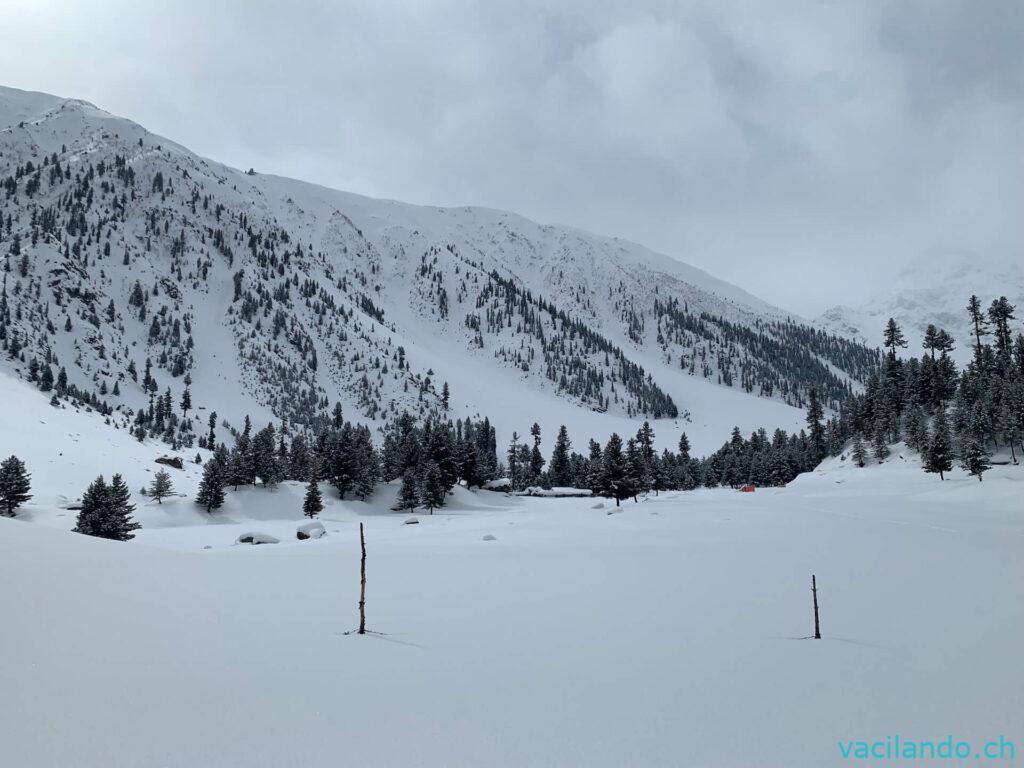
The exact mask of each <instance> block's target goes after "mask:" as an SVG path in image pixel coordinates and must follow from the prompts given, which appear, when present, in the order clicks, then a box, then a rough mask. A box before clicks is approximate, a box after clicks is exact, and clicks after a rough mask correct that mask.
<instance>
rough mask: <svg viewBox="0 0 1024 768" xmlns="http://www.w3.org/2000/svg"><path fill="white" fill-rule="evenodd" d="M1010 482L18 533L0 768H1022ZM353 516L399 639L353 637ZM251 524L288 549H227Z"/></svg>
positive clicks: (4, 552)
mask: <svg viewBox="0 0 1024 768" xmlns="http://www.w3.org/2000/svg"><path fill="white" fill-rule="evenodd" d="M1021 487H1022V477H1021V471H1020V468H1019V467H997V468H994V469H993V470H992V471H991V472H990V473H988V474H987V475H986V476H985V481H984V483H978V482H976V481H975V480H973V479H970V478H966V477H964V476H963V475H962V474H960V473H959V472H956V473H954V476H953V478H952V479H950V480H947V481H946V482H945V483H940V482H939V480H938V479H937V478H935V477H934V476H929V475H925V474H924V473H923V472H921V471H920V469H919V468H918V467H917V466H916V465H915V464H914V463H912V462H910V461H909V459H908V461H902V460H901V459H900V458H899V457H898V456H894V457H893V459H892V460H891V461H889V462H888V463H887V464H886V465H884V466H882V467H870V468H866V469H862V470H857V469H854V468H853V467H852V466H851V465H850V463H849V462H841V461H839V460H834V461H830V462H828V463H826V465H825V466H823V467H822V468H821V469H820V470H819V471H817V472H815V473H813V474H811V475H806V476H802V477H801V478H799V479H798V480H797V482H795V483H794V484H793V485H791V486H790V487H789V488H786V489H775V490H769V491H758V492H756V493H754V494H741V493H735V492H731V491H727V490H710V491H697V492H693V493H688V494H666V495H662V496H661V497H659V498H649V499H647V500H646V501H643V502H642V503H640V504H632V503H627V504H626V505H624V507H623V508H622V511H621V512H620V513H618V514H612V515H609V514H607V512H608V509H607V507H606V508H601V509H595V508H594V500H592V499H559V500H551V499H527V498H507V497H504V496H501V495H498V494H489V493H486V492H477V493H472V494H469V493H465V492H464V491H459V492H458V493H457V495H456V497H455V498H453V500H452V507H451V508H450V509H449V510H447V511H446V512H445V513H444V514H438V515H435V516H433V517H430V516H427V515H420V516H419V519H420V524H419V525H415V526H410V525H403V524H402V522H403V521H404V519H405V518H406V516H405V515H396V514H391V513H384V512H382V511H381V506H377V507H374V506H372V505H370V506H365V507H364V506H360V505H351V504H346V503H341V502H338V501H337V500H335V499H334V498H333V497H331V498H329V499H327V501H328V503H329V506H328V509H327V510H325V512H324V514H323V519H324V522H325V525H326V527H327V530H328V533H327V536H326V537H325V538H323V539H319V540H315V541H307V542H298V541H296V540H295V538H294V529H295V525H296V523H297V520H298V519H299V518H298V498H299V496H298V494H297V493H295V492H294V489H290V488H289V487H288V486H286V487H285V488H282V489H280V490H279V491H277V492H274V493H269V492H268V493H265V494H263V500H262V501H260V500H258V499H257V498H256V496H258V495H260V494H261V489H254V491H253V496H252V497H250V501H251V505H250V508H252V509H254V510H256V511H254V512H253V515H252V517H251V518H247V519H246V518H242V517H241V514H242V511H241V510H235V511H233V512H225V513H218V514H217V515H216V517H218V518H222V522H221V523H220V524H213V525H210V524H203V525H201V526H200V525H197V526H186V527H177V528H169V527H168V528H162V529H160V528H152V529H149V530H147V531H143V534H144V535H143V536H142V537H141V538H140V540H139V541H137V542H133V543H130V544H118V543H113V542H108V541H102V540H97V539H91V538H87V537H84V536H77V535H73V534H70V533H67V532H64V531H57V530H52V529H49V528H47V527H45V526H39V525H32V524H26V523H24V522H22V521H20V520H8V519H0V579H2V580H3V582H4V584H6V585H7V588H5V589H4V590H3V591H2V592H0V613H2V615H3V617H4V622H5V626H7V627H9V628H10V630H11V631H5V632H3V633H0V658H3V660H4V663H3V666H2V671H0V683H2V689H3V691H4V695H3V696H0V720H2V722H3V723H4V738H3V739H2V740H0V764H2V765H11V766H19V768H37V767H39V768H42V767H43V766H46V767H49V766H72V765H76V766H78V765H81V766H93V765H103V766H109V767H110V768H120V767H121V766H124V767H126V768H127V767H128V766H131V768H150V767H151V766H154V767H155V766H163V767H164V768H186V767H187V768H214V767H216V768H234V767H235V766H238V767H239V768H241V767H242V766H245V768H249V767H250V766H285V765H296V766H299V765H301V766H307V767H308V768H317V767H318V766H337V765H340V764H345V765H373V766H438V765H449V766H480V765H487V766H495V767H501V766H522V765H545V766H576V765H579V766H592V767H595V768H599V767H601V766H621V765H643V766H647V765H659V766H660V765H688V766H689V765H692V766H712V765H713V766H716V768H748V767H749V766H752V765H764V766H786V767H787V768H823V767H824V766H840V765H848V764H849V763H850V761H849V760H844V759H842V757H841V756H840V752H839V748H838V745H839V742H840V741H847V740H849V741H856V740H867V741H875V740H884V739H885V738H887V737H889V736H891V735H893V734H895V733H898V734H900V735H901V736H902V737H903V738H904V739H908V738H909V739H918V740H931V741H936V742H937V741H941V740H944V739H945V738H946V737H947V735H950V734H952V735H953V736H954V738H955V739H957V740H967V741H970V743H971V744H972V745H973V747H974V749H978V748H980V747H981V745H982V744H984V743H985V742H987V741H989V740H993V739H998V737H999V736H1000V735H1003V736H1005V737H1006V738H1007V739H1010V740H1012V741H1014V742H1015V743H1016V749H1017V750H1018V751H1017V755H1018V759H1019V754H1020V751H1019V750H1020V749H1021V739H1022V734H1021V732H1020V722H1021V719H1020V715H1021V712H1024V699H1022V693H1021V692H1022V691H1024V667H1022V666H1021V665H1020V664H1019V663H1018V658H1019V649H1020V647H1021V646H1022V644H1024V608H1022V606H1024V570H1022V565H1021V560H1020V550H1021V545H1022V544H1024V520H1022V518H1021V514H1020V505H1019V499H1020V491H1021ZM288 499H290V501H291V502H292V504H291V505H290V506H287V508H285V507H284V506H283V505H282V506H281V507H279V510H280V511H279V514H278V516H277V518H276V519H274V520H266V519H262V518H263V517H264V516H265V515H267V514H268V513H269V510H270V506H269V505H268V504H269V502H268V501H267V500H277V501H278V502H280V501H282V500H288ZM469 511H471V513H470V514H467V512H469ZM359 523H363V524H365V526H366V531H367V541H368V550H369V556H368V593H367V594H368V623H369V628H370V629H372V630H377V631H381V632H384V633H386V634H384V635H382V636H366V637H357V636H351V635H349V636H346V635H345V634H343V633H344V632H346V631H348V630H350V629H352V628H353V627H354V626H355V625H356V621H357V615H356V601H357V596H358V588H359V587H358V569H359V562H358V539H357V536H358V533H357V531H358V524H359ZM253 529H255V530H260V531H264V532H267V533H270V534H273V535H276V536H278V537H279V538H281V543H280V544H276V545H264V546H260V547H245V546H234V545H233V544H232V542H233V541H234V539H235V537H236V536H237V535H238V534H239V533H241V532H243V531H246V530H253ZM486 535H490V536H493V537H495V540H493V541H484V540H483V537H484V536H486ZM204 547H210V549H204ZM811 573H815V574H816V575H817V579H818V585H819V590H820V595H819V597H820V600H821V620H822V630H823V635H824V639H823V640H821V641H813V640H807V639H803V638H806V636H807V635H809V634H810V633H811V631H812V622H811V604H810V601H811V596H810V575H811ZM943 762H944V763H946V764H950V765H976V764H977V761H975V760H969V761H964V762H957V761H955V760H946V761H943ZM1005 762H1006V763H1007V764H1012V761H1009V760H1007V761H1005ZM894 764H895V762H894Z"/></svg>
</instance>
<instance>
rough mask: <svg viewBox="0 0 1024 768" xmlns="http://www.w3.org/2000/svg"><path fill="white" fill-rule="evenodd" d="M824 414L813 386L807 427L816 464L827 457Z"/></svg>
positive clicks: (808, 405) (808, 408)
mask: <svg viewBox="0 0 1024 768" xmlns="http://www.w3.org/2000/svg"><path fill="white" fill-rule="evenodd" d="M890 322H891V321H890ZM824 416H825V414H824V411H823V410H822V407H821V403H820V402H819V401H818V391H817V390H816V389H815V388H814V387H811V391H810V395H809V401H808V404H807V427H808V429H809V430H810V432H811V450H812V451H813V453H814V464H815V466H817V465H818V464H820V463H821V461H822V459H824V458H825V427H824V426H823V425H822V423H821V420H822V419H823V418H824Z"/></svg>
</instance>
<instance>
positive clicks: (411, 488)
mask: <svg viewBox="0 0 1024 768" xmlns="http://www.w3.org/2000/svg"><path fill="white" fill-rule="evenodd" d="M419 505H420V491H419V483H418V482H417V481H416V474H415V473H414V472H413V471H412V470H411V469H407V470H405V474H403V475H402V486H401V488H400V489H399V491H398V498H397V499H396V500H395V506H393V507H392V508H391V509H393V510H394V511H395V512H401V511H403V510H408V511H410V512H411V511H413V510H414V509H416V507H418V506H419Z"/></svg>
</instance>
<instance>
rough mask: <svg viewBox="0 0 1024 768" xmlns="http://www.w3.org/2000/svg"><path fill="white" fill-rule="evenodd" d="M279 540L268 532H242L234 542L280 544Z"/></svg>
mask: <svg viewBox="0 0 1024 768" xmlns="http://www.w3.org/2000/svg"><path fill="white" fill-rule="evenodd" d="M280 543H281V540H280V539H278V538H275V537H274V536H271V535H270V534H268V533H256V532H251V533H243V534H242V535H241V536H239V537H238V538H237V539H235V544H280Z"/></svg>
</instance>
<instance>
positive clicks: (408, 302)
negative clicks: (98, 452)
mask: <svg viewBox="0 0 1024 768" xmlns="http://www.w3.org/2000/svg"><path fill="white" fill-rule="evenodd" d="M0 180H2V185H3V189H2V190H0V216H2V219H3V226H2V227H0V254H3V255H4V266H5V270H6V271H5V273H4V289H3V297H2V299H0V302H2V303H0V332H2V333H3V337H2V338H3V347H4V349H5V350H6V354H4V355H2V359H3V362H2V363H0V366H2V367H8V368H13V369H16V371H17V372H18V374H19V375H21V376H22V377H24V378H27V379H29V380H31V381H33V382H36V383H38V384H39V386H40V388H41V389H43V390H45V391H49V390H50V389H51V388H52V389H55V390H58V391H60V392H62V393H70V394H71V395H72V396H73V397H76V398H77V399H79V400H80V401H85V402H88V403H90V404H91V405H92V406H93V407H96V408H98V409H99V410H101V411H102V412H104V413H105V414H106V415H107V416H108V417H109V419H110V420H112V421H114V422H115V423H119V424H124V425H128V424H130V423H131V422H132V421H133V419H134V420H135V421H137V420H138V418H137V417H138V413H139V411H140V410H141V409H143V407H144V406H146V405H147V401H148V402H149V404H152V403H153V402H154V401H155V402H156V403H157V406H158V408H157V410H158V411H159V406H160V403H161V401H164V402H167V403H173V405H174V410H182V412H183V414H184V417H183V418H182V419H177V418H175V419H167V423H166V427H165V429H166V432H165V434H164V436H165V437H167V438H169V439H172V440H174V439H175V438H180V439H181V440H182V441H184V442H186V444H187V443H188V441H189V439H190V437H191V436H192V435H195V434H198V433H202V432H203V430H204V426H203V425H204V423H205V421H206V419H207V417H208V415H209V414H210V413H211V412H213V411H216V412H217V414H218V417H219V419H221V420H223V419H227V420H229V421H230V422H231V423H232V424H238V422H239V421H240V419H241V417H242V416H243V415H244V414H246V413H248V414H251V415H252V416H253V417H254V418H255V419H257V420H260V419H264V420H265V419H270V418H276V419H283V420H286V421H288V422H291V423H293V424H305V425H315V424H316V423H318V422H322V421H323V420H325V419H327V418H329V417H330V414H331V413H332V411H333V410H334V408H335V407H336V405H337V404H341V407H342V409H343V410H344V411H345V414H346V416H348V417H356V418H360V419H362V420H365V421H370V422H376V423H379V422H381V421H383V420H385V419H387V418H390V417H391V416H393V415H395V414H396V413H399V412H401V411H403V410H410V411H412V412H415V413H421V414H422V413H425V412H431V411H435V412H436V411H447V412H448V415H450V416H451V417H453V418H454V417H457V416H464V415H476V414H486V415H490V416H491V417H492V419H494V420H495V421H496V424H497V425H498V427H499V429H503V430H505V433H506V434H507V433H508V432H510V431H511V430H512V429H519V430H520V431H523V430H524V429H525V428H527V427H528V425H529V424H530V423H532V422H534V421H541V423H545V424H556V423H566V424H569V425H570V427H572V428H575V431H576V433H577V434H578V435H580V437H583V436H587V435H591V434H593V435H597V436H600V435H607V434H608V433H609V432H611V431H613V430H619V431H625V432H630V431H632V430H634V429H635V425H634V424H635V420H636V419H638V418H652V419H668V420H671V421H670V422H669V423H670V424H671V425H672V427H671V428H670V429H668V430H663V433H664V432H668V433H669V434H670V435H673V436H674V435H675V434H678V431H680V430H681V429H683V428H686V429H687V430H688V431H690V432H691V433H693V432H696V433H698V434H699V433H700V432H701V429H703V428H706V429H707V430H708V433H709V435H710V434H714V435H715V436H716V439H717V438H719V437H721V436H723V435H724V434H725V430H726V429H727V428H728V427H729V426H731V425H733V424H738V425H740V426H741V428H743V429H744V430H749V429H752V428H754V427H757V426H762V425H765V426H784V427H787V428H792V427H793V426H795V425H797V424H799V423H800V421H801V418H802V417H801V414H800V413H799V412H798V411H796V410H795V408H794V407H793V406H796V407H800V406H802V405H803V404H804V402H805V397H806V395H807V392H808V390H809V389H810V388H811V387H816V388H817V389H818V391H819V392H820V393H821V394H822V395H823V396H824V398H825V399H826V401H827V402H829V403H835V402H837V401H838V399H839V398H841V397H842V396H843V395H844V394H845V393H847V392H848V391H849V390H850V389H851V388H852V387H856V386H857V384H858V382H861V381H863V380H864V378H865V376H866V375H867V374H868V373H869V372H870V371H871V370H872V369H873V368H874V366H875V365H876V364H877V353H876V352H875V350H874V349H873V348H869V347H867V346H863V345H860V344H857V343H852V342H849V341H847V340H846V339H844V338H841V337H839V336H833V335H827V334H825V333H823V332H821V331H820V330H815V329H813V328H812V327H811V326H809V325H807V324H805V323H803V322H802V321H800V320H799V319H795V318H792V317H790V316H788V315H787V314H786V313H784V312H782V311H781V310H779V309H777V308H774V307H772V306H770V305H768V304H767V303H765V302H764V301H761V300H760V299H758V298H756V297H754V296H752V295H750V294H748V293H746V292H745V291H743V290H741V289H739V288H737V287H736V286H733V285H730V284H728V283H725V282H723V281H721V280H718V279H716V278H714V277H712V276H711V275H709V274H707V273H705V272H703V271H701V270H698V269H695V268H693V267H690V266H687V265H685V264H683V263H680V262H678V261H676V260H674V259H671V258H669V257H666V256H663V255H660V254H657V253H654V252H652V251H650V250H648V249H646V248H643V247H642V246H639V245H635V244H632V243H628V242H625V241H621V240H618V239H614V238H605V237H598V236H595V235H590V234H587V233H585V232H581V231H578V230H575V229H572V228H568V227H560V226H546V225H540V224H536V223H534V222H531V221H528V220H526V219H524V218H522V217H520V216H517V215H515V214H512V213H506V212H502V211H495V210H489V209H483V208H432V207H422V206H413V205H407V204H403V203H399V202H393V201H385V200H374V199H370V198H366V197H361V196H358V195H353V194H348V193H344V192H339V191H335V190H331V189H326V188H323V187H319V186H315V185H311V184H307V183H303V182H299V181H295V180H291V179H285V178H280V177H275V176H266V175H262V174H259V173H255V172H252V171H250V172H247V173H246V172H241V171H238V170H236V169H232V168H229V167H227V166H224V165H221V164H219V163H216V162H213V161H210V160H207V159H204V158H201V157H198V156H197V155H195V154H193V153H192V152H190V151H189V150H187V149H186V148H184V147H181V146H179V145H177V144H175V143H173V142H171V141H168V140H167V139H164V138H161V137H159V136H155V135H153V134H151V133H149V132H148V131H146V130H145V129H144V128H142V127H141V126H139V125H137V124H135V123H133V122H131V121H129V120H126V119H123V118H119V117H115V116H113V115H110V114H108V113H107V112H104V111H103V110H101V109H98V108H97V107H95V106H93V105H91V104H89V103H87V102H83V101H77V100H71V99H62V98H58V97H55V96H49V95H45V94H38V93H28V92H24V91H19V90H14V89H9V88H0ZM61 371H63V372H64V373H63V375H62V374H61V373H60V372H61ZM51 377H52V378H53V379H54V383H53V385H52V387H51V386H50V383H49V381H50V378H51ZM65 377H66V379H65ZM186 390H188V392H189V395H190V400H191V404H190V407H189V408H184V407H183V405H182V397H183V395H184V393H185V391H186ZM168 393H169V394H168ZM185 405H189V404H188V403H186V404H185ZM197 414H198V415H197ZM193 422H194V423H193ZM688 425H689V426H688ZM144 426H145V429H147V430H148V431H149V433H150V434H152V432H153V424H152V423H151V422H150V423H148V424H146V425H144ZM136 428H137V429H138V428H139V426H138V425H137V427H136ZM663 436H664V435H663Z"/></svg>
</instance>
